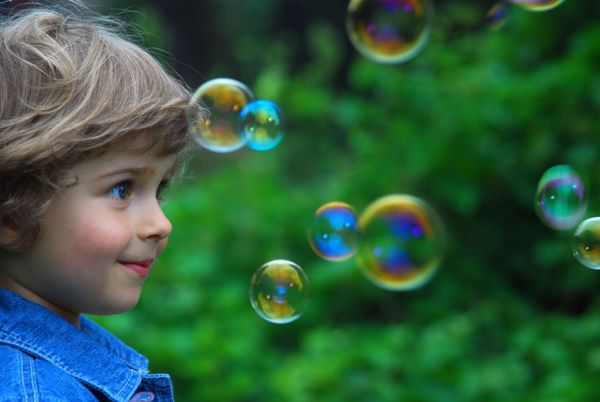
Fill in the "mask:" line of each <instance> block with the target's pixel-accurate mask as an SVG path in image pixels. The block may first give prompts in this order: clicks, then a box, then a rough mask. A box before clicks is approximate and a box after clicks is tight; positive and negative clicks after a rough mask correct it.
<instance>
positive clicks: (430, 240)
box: [357, 194, 445, 291]
mask: <svg viewBox="0 0 600 402" xmlns="http://www.w3.org/2000/svg"><path fill="white" fill-rule="evenodd" d="M358 228H359V235H360V241H359V245H358V253H357V263H358V266H359V267H360V269H361V270H362V272H363V274H364V275H365V276H366V277H367V279H369V280H370V281H371V282H373V283H374V284H375V285H377V286H379V287H381V288H384V289H387V290H396V291H400V290H411V289H415V288H417V287H419V286H422V285H423V284H425V283H426V282H427V281H429V279H431V277H432V276H433V274H434V273H435V272H436V271H437V269H438V267H439V265H440V263H441V261H442V258H443V254H444V249H445V232H444V229H443V227H442V222H441V220H440V219H439V217H438V216H437V214H436V213H435V211H434V210H433V209H432V208H431V207H430V206H429V205H428V204H427V203H425V202H424V201H423V200H421V199H419V198H417V197H414V196H410V195H402V194H393V195H388V196H385V197H382V198H380V199H378V200H376V201H374V202H373V203H371V204H370V205H369V206H367V208H366V209H365V210H364V212H363V213H362V214H361V216H360V217H359V219H358Z"/></svg>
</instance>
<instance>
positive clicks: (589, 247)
mask: <svg viewBox="0 0 600 402" xmlns="http://www.w3.org/2000/svg"><path fill="white" fill-rule="evenodd" d="M573 255H574V256H575V258H576V259H577V261H579V263H580V264H581V265H583V266H585V267H588V268H591V269H596V270H600V217H594V218H588V219H586V220H584V221H583V222H581V223H580V224H579V226H577V228H576V229H575V234H574V235H573Z"/></svg>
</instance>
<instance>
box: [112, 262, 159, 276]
mask: <svg viewBox="0 0 600 402" xmlns="http://www.w3.org/2000/svg"><path fill="white" fill-rule="evenodd" d="M153 262H154V260H144V261H119V264H121V265H122V266H124V267H125V268H127V269H128V270H130V271H132V272H134V273H136V274H137V275H139V276H140V277H142V278H146V277H147V276H148V275H149V274H150V270H151V268H152V263H153Z"/></svg>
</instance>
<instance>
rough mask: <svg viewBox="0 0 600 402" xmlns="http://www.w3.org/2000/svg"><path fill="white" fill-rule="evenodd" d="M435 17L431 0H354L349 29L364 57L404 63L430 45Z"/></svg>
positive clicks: (348, 21) (350, 10)
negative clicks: (430, 35) (430, 33)
mask: <svg viewBox="0 0 600 402" xmlns="http://www.w3.org/2000/svg"><path fill="white" fill-rule="evenodd" d="M432 17H433V7H432V5H431V3H430V1H429V0H351V1H350V3H349V4H348V10H347V14H346V29H347V31H348V36H349V37H350V41H351V42H352V44H353V45H354V47H355V48H356V49H357V50H358V51H359V52H360V53H361V54H362V55H363V56H365V57H367V58H368V59H371V60H373V61H375V62H378V63H389V64H393V63H402V62H404V61H406V60H409V59H411V58H413V57H414V56H416V55H417V54H418V53H419V52H420V51H421V50H422V49H423V47H424V46H425V44H426V43H427V40H428V38H429V32H430V31H431V23H432Z"/></svg>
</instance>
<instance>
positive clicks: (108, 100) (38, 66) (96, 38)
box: [0, 9, 190, 402]
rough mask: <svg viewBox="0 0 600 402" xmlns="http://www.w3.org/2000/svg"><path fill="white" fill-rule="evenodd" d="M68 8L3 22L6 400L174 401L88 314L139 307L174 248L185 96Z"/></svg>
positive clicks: (1, 295)
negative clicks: (170, 211) (168, 211)
mask: <svg viewBox="0 0 600 402" xmlns="http://www.w3.org/2000/svg"><path fill="white" fill-rule="evenodd" d="M70 14H71V13H66V12H57V11H51V10H44V9H33V10H32V9H30V10H26V11H21V12H19V13H16V15H13V16H11V17H5V18H4V19H5V21H3V22H2V24H1V26H0V362H1V363H0V401H43V402H46V401H96V400H102V401H107V400H108V401H129V400H135V401H151V400H154V401H170V400H172V399H173V393H172V386H171V381H170V379H169V376H168V375H166V374H160V375H153V374H148V371H147V360H146V359H145V358H144V357H143V356H141V355H139V354H137V353H136V352H135V351H133V350H132V349H130V348H129V347H127V346H126V345H124V344H123V343H121V342H120V341H119V340H118V339H116V338H115V337H114V336H112V335H111V334H109V333H108V332H106V331H104V330H103V329H101V328H100V327H99V326H97V325H95V324H94V323H93V322H92V321H90V320H89V319H87V318H85V317H84V316H82V315H81V314H82V313H90V314H116V313H121V312H124V311H127V310H129V309H131V308H132V307H134V306H135V305H136V303H137V302H138V299H139V297H140V293H141V290H142V286H143V285H144V281H145V279H146V278H147V277H148V275H149V274H151V271H152V267H153V264H154V262H155V260H156V259H157V258H158V256H159V255H160V253H161V252H162V250H163V249H164V247H165V246H166V244H167V238H168V236H169V233H170V232H171V224H170V222H169V220H168V219H167V218H166V217H165V215H164V214H163V212H162V210H161V206H160V197H161V191H162V190H163V189H164V188H165V187H166V186H167V184H168V182H169V180H170V178H171V177H172V176H173V175H174V174H176V173H177V171H178V169H179V167H180V165H181V162H182V157H181V155H182V154H183V151H184V149H186V148H187V145H188V144H190V140H189V135H188V131H187V129H186V119H185V107H186V104H187V100H188V99H189V93H188V91H187V90H186V88H185V87H184V86H183V85H182V84H181V83H179V82H178V81H177V80H176V79H174V78H172V77H171V76H170V75H168V74H167V73H166V72H165V71H164V70H163V69H162V68H161V66H160V65H159V64H158V63H157V62H156V61H155V60H154V59H153V58H152V57H151V56H150V55H149V54H148V53H146V52H145V51H144V50H142V49H140V48H139V47H138V46H136V45H134V44H132V43H130V42H128V41H127V40H125V39H123V38H121V37H119V35H117V34H115V33H113V32H112V31H111V30H110V29H108V28H105V27H103V26H102V25H101V24H99V23H96V22H93V21H91V20H86V19H84V18H77V17H75V16H73V15H70Z"/></svg>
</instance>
